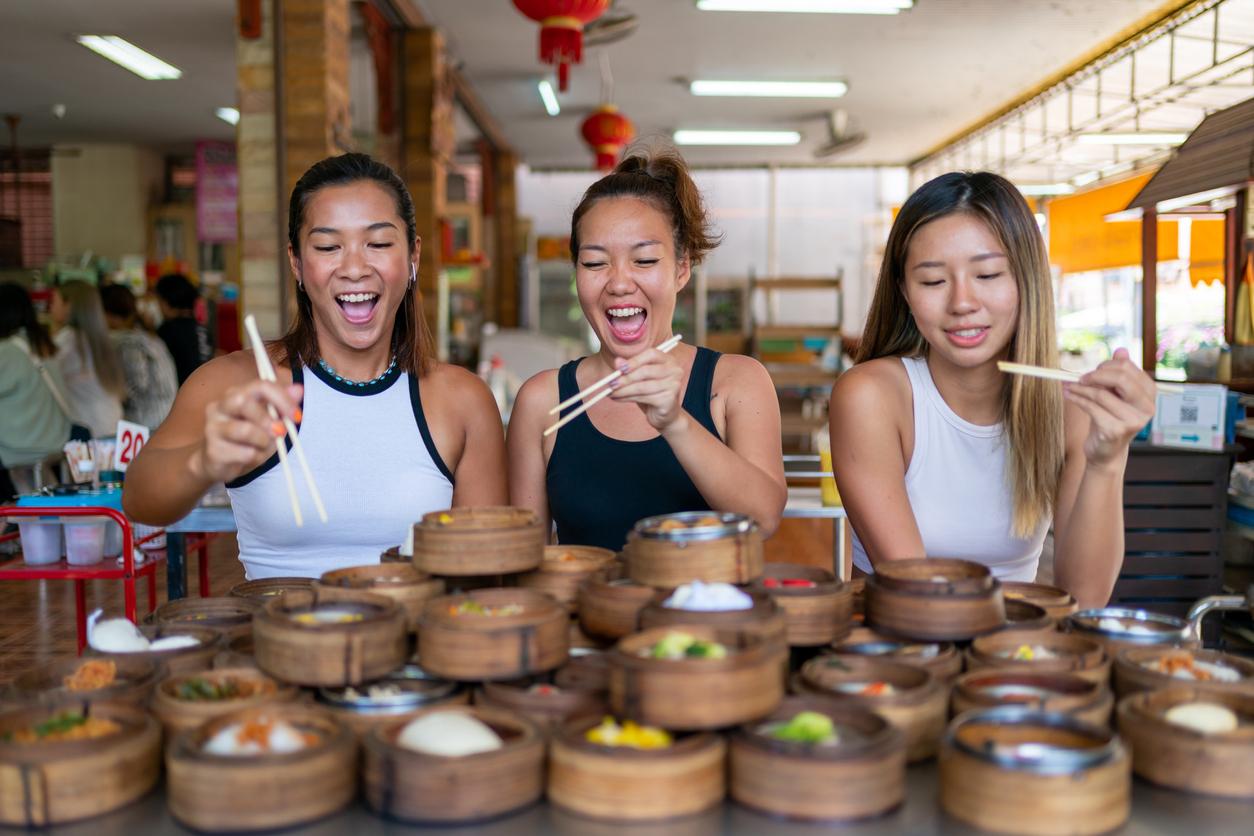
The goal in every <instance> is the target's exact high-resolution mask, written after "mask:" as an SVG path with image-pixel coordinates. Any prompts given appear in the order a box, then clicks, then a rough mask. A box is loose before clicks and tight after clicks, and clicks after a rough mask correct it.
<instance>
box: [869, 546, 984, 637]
mask: <svg viewBox="0 0 1254 836" xmlns="http://www.w3.org/2000/svg"><path fill="white" fill-rule="evenodd" d="M866 622H867V626H869V627H871V628H872V629H874V630H876V631H877V632H880V633H888V634H890V635H894V636H904V637H906V638H912V639H920V640H925V641H965V640H967V639H970V638H972V637H974V636H978V635H979V634H981V633H987V632H988V631H989V630H995V629H997V628H998V627H1001V626H1002V625H1003V624H1005V623H1006V607H1005V603H1004V601H1003V599H1002V594H1001V584H1000V583H999V582H998V581H997V580H996V579H994V578H993V576H992V575H991V574H990V573H989V570H988V567H987V566H983V565H981V564H979V563H973V562H971V561H968V560H953V559H949V558H920V559H916V560H892V561H888V562H886V563H884V564H883V565H881V566H880V568H879V569H878V570H877V571H876V572H875V574H874V575H871V576H869V577H868V578H867V579H866Z"/></svg>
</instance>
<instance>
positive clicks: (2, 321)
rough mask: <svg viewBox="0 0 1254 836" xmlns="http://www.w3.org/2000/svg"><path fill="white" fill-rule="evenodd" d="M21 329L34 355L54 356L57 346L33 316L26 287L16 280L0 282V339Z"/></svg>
mask: <svg viewBox="0 0 1254 836" xmlns="http://www.w3.org/2000/svg"><path fill="white" fill-rule="evenodd" d="M22 329H25V330H26V342H28V343H29V344H30V350H31V354H34V355H35V356H36V357H54V356H56V353H57V347H56V345H55V344H54V343H53V342H52V338H51V337H49V336H48V332H47V331H46V330H45V329H44V327H43V326H42V325H40V324H39V320H38V319H37V318H36V316H35V304H34V303H33V302H31V299H30V294H29V293H27V292H26V288H24V287H22V286H21V285H20V284H17V283H16V282H2V283H0V340H7V339H8V338H9V337H11V336H13V335H14V334H16V333H17V332H18V331H21V330H22Z"/></svg>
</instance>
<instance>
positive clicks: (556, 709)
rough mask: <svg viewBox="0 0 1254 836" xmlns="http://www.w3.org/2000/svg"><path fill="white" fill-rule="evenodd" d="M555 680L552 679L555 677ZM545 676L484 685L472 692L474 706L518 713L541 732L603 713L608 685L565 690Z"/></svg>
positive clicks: (567, 686)
mask: <svg viewBox="0 0 1254 836" xmlns="http://www.w3.org/2000/svg"><path fill="white" fill-rule="evenodd" d="M554 678H555V677H554ZM546 679H547V677H528V678H526V679H518V680H513V681H507V682H485V683H483V684H482V685H481V686H479V688H478V689H476V691H475V705H485V706H489V707H492V708H498V709H501V710H503V711H513V712H515V713H516V714H521V715H522V716H523V717H526V718H527V719H528V720H530V721H531V722H533V723H535V724H536V727H537V728H539V729H540V731H542V732H544V733H546V734H547V733H548V732H549V731H550V730H552V729H554V728H556V727H557V726H560V725H561V724H562V723H563V722H565V721H566V719H567V718H568V717H571V716H573V715H577V714H595V715H596V716H597V717H600V716H601V715H603V714H605V712H606V708H607V706H606V696H607V688H608V682H606V683H603V684H602V686H601V687H597V686H595V685H594V686H593V687H581V686H580V685H578V684H575V683H572V684H568V685H566V686H565V687H563V686H559V685H557V684H556V682H547V681H546Z"/></svg>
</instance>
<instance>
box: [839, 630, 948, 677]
mask: <svg viewBox="0 0 1254 836" xmlns="http://www.w3.org/2000/svg"><path fill="white" fill-rule="evenodd" d="M833 647H834V648H835V650H836V652H837V653H852V654H854V655H855V656H876V657H880V658H883V659H884V660H885V661H888V662H900V663H901V664H903V665H910V666H911V667H914V668H922V669H923V670H925V671H927V672H928V673H930V674H932V676H934V677H936V678H937V679H938V680H940V682H941V684H942V685H948V684H949V683H951V682H953V681H954V679H955V678H956V677H957V676H958V674H960V673H962V654H961V653H959V652H958V649H957V648H956V647H954V645H953V643H952V642H916V641H911V640H909V639H898V638H893V637H892V636H882V635H880V634H879V633H876V632H875V631H874V630H870V629H867V628H866V627H858V628H857V629H855V630H853V631H852V632H851V633H850V634H849V635H848V636H846V637H845V639H844V641H841V642H838V643H836V644H835V645H833Z"/></svg>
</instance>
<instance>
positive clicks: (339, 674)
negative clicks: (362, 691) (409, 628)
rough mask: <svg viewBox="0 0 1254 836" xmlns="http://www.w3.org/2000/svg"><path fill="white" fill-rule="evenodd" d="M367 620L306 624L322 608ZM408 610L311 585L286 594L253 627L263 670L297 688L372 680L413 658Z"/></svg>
mask: <svg viewBox="0 0 1254 836" xmlns="http://www.w3.org/2000/svg"><path fill="white" fill-rule="evenodd" d="M325 609H335V610H340V609H343V610H348V611H350V612H353V613H358V614H360V615H361V616H362V619H361V620H360V621H353V622H348V623H339V624H336V623H319V624H305V623H302V622H300V621H298V620H297V619H298V618H299V617H300V616H302V615H304V614H307V613H312V612H317V611H319V610H325ZM405 628H406V624H405V612H404V610H402V609H401V608H400V606H399V605H398V604H397V603H396V602H395V601H393V600H392V599H390V598H384V597H383V596H382V595H373V594H371V593H369V592H357V591H356V590H347V589H336V588H333V587H311V588H310V589H298V590H295V591H292V592H286V593H284V594H283V595H281V596H279V597H278V598H276V599H275V600H273V601H271V602H270V603H269V604H266V606H265V609H263V610H261V612H259V613H257V619H256V622H255V624H254V628H253V647H254V652H255V653H254V655H255V656H256V659H257V666H258V667H259V668H261V669H262V670H263V671H265V672H266V673H268V674H270V675H271V676H274V677H276V678H278V679H281V680H283V681H285V682H294V683H296V684H297V685H307V686H312V687H316V686H326V687H337V686H341V685H356V684H358V683H361V682H369V681H371V680H373V679H378V678H379V677H381V676H384V675H386V674H389V673H391V672H392V671H394V670H396V669H397V668H399V667H400V666H401V665H403V664H405V659H406V657H407V656H408V654H409V639H408V636H407V634H406V629H405Z"/></svg>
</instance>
